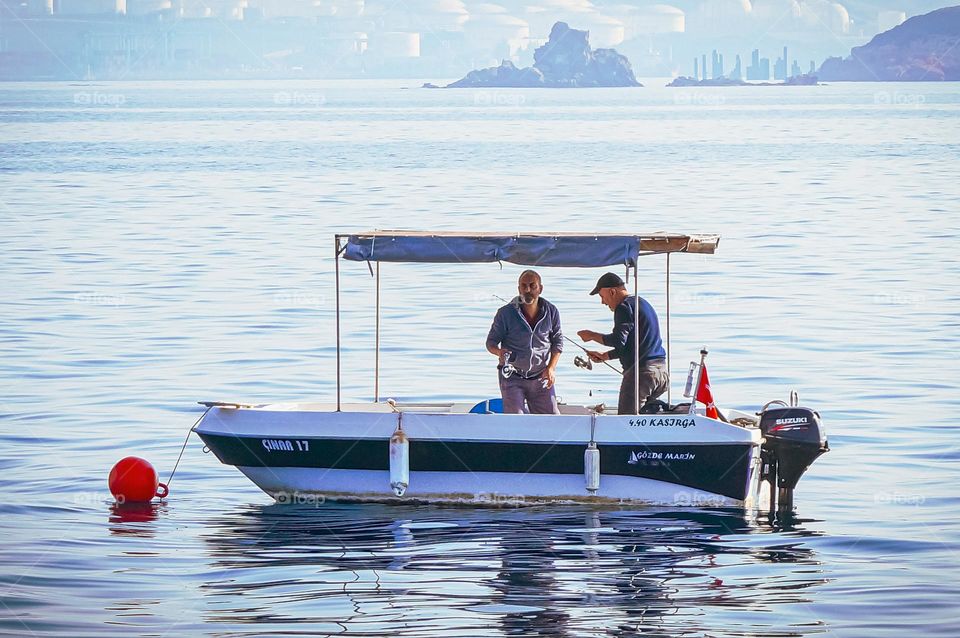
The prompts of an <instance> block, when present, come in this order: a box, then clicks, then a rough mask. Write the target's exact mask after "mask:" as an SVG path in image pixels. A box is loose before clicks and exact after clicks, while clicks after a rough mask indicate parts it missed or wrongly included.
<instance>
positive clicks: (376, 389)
mask: <svg viewBox="0 0 960 638" xmlns="http://www.w3.org/2000/svg"><path fill="white" fill-rule="evenodd" d="M376 317H377V319H376V324H377V328H376V339H375V341H376V345H375V352H374V356H373V402H374V403H380V261H379V260H378V261H377V314H376Z"/></svg>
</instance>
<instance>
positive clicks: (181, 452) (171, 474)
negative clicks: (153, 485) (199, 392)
mask: <svg viewBox="0 0 960 638" xmlns="http://www.w3.org/2000/svg"><path fill="white" fill-rule="evenodd" d="M209 411H210V408H207V409H206V410H204V411H203V414H201V415H200V418H199V419H197V420H196V421H195V422H194V424H193V425H191V426H190V429H189V430H187V438H185V439H184V440H183V447H181V448H180V455H179V456H177V462H176V463H174V464H173V470H172V471H171V472H170V478H168V479H167V488H168V489H169V488H170V482H171V481H173V475H174V474H176V473H177V468H178V467H179V466H180V459H182V458H183V451H184V450H186V449H187V442H188V441H189V440H190V435H191V434H193V428H195V427H197V424H199V423H200V421H202V420H203V417H205V416H207V412H209Z"/></svg>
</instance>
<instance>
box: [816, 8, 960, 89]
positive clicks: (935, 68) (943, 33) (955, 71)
mask: <svg viewBox="0 0 960 638" xmlns="http://www.w3.org/2000/svg"><path fill="white" fill-rule="evenodd" d="M817 76H818V77H819V78H820V80H825V81H851V82H858V81H863V82H870V81H882V82H895V81H935V80H950V81H957V80H960V6H956V7H946V8H944V9H937V10H936V11H931V12H930V13H927V14H925V15H922V16H915V17H913V18H910V19H909V20H907V21H906V22H904V23H903V24H901V25H900V26H898V27H894V28H893V29H890V30H889V31H884V32H883V33H880V34H878V35H876V36H875V37H874V38H873V39H872V40H870V42H868V43H867V44H865V45H863V46H860V47H854V48H853V49H851V50H850V57H848V58H846V59H841V58H828V59H827V60H826V61H825V62H824V63H823V64H822V65H821V66H820V70H819V71H818V72H817Z"/></svg>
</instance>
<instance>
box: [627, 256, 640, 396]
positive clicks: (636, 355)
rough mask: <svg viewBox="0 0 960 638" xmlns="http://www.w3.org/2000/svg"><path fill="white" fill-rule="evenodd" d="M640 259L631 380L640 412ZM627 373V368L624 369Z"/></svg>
mask: <svg viewBox="0 0 960 638" xmlns="http://www.w3.org/2000/svg"><path fill="white" fill-rule="evenodd" d="M639 261H640V260H639V259H634V260H633V378H632V379H631V380H630V382H631V383H632V384H633V413H634V414H640V394H639V392H638V390H639V389H640V388H639V384H638V383H637V382H638V381H639V378H638V377H637V373H638V372H639V369H640V284H639V281H640V277H639V273H638V268H639V266H640V264H639ZM623 372H624V375H626V372H627V371H626V370H624V371H623Z"/></svg>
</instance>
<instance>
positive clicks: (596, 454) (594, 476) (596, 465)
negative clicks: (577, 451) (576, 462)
mask: <svg viewBox="0 0 960 638" xmlns="http://www.w3.org/2000/svg"><path fill="white" fill-rule="evenodd" d="M583 475H584V479H586V482H587V491H588V492H590V493H591V494H596V493H597V490H599V489H600V448H598V447H597V444H596V443H595V442H594V441H590V443H589V444H588V445H587V449H585V450H584V451H583Z"/></svg>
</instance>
